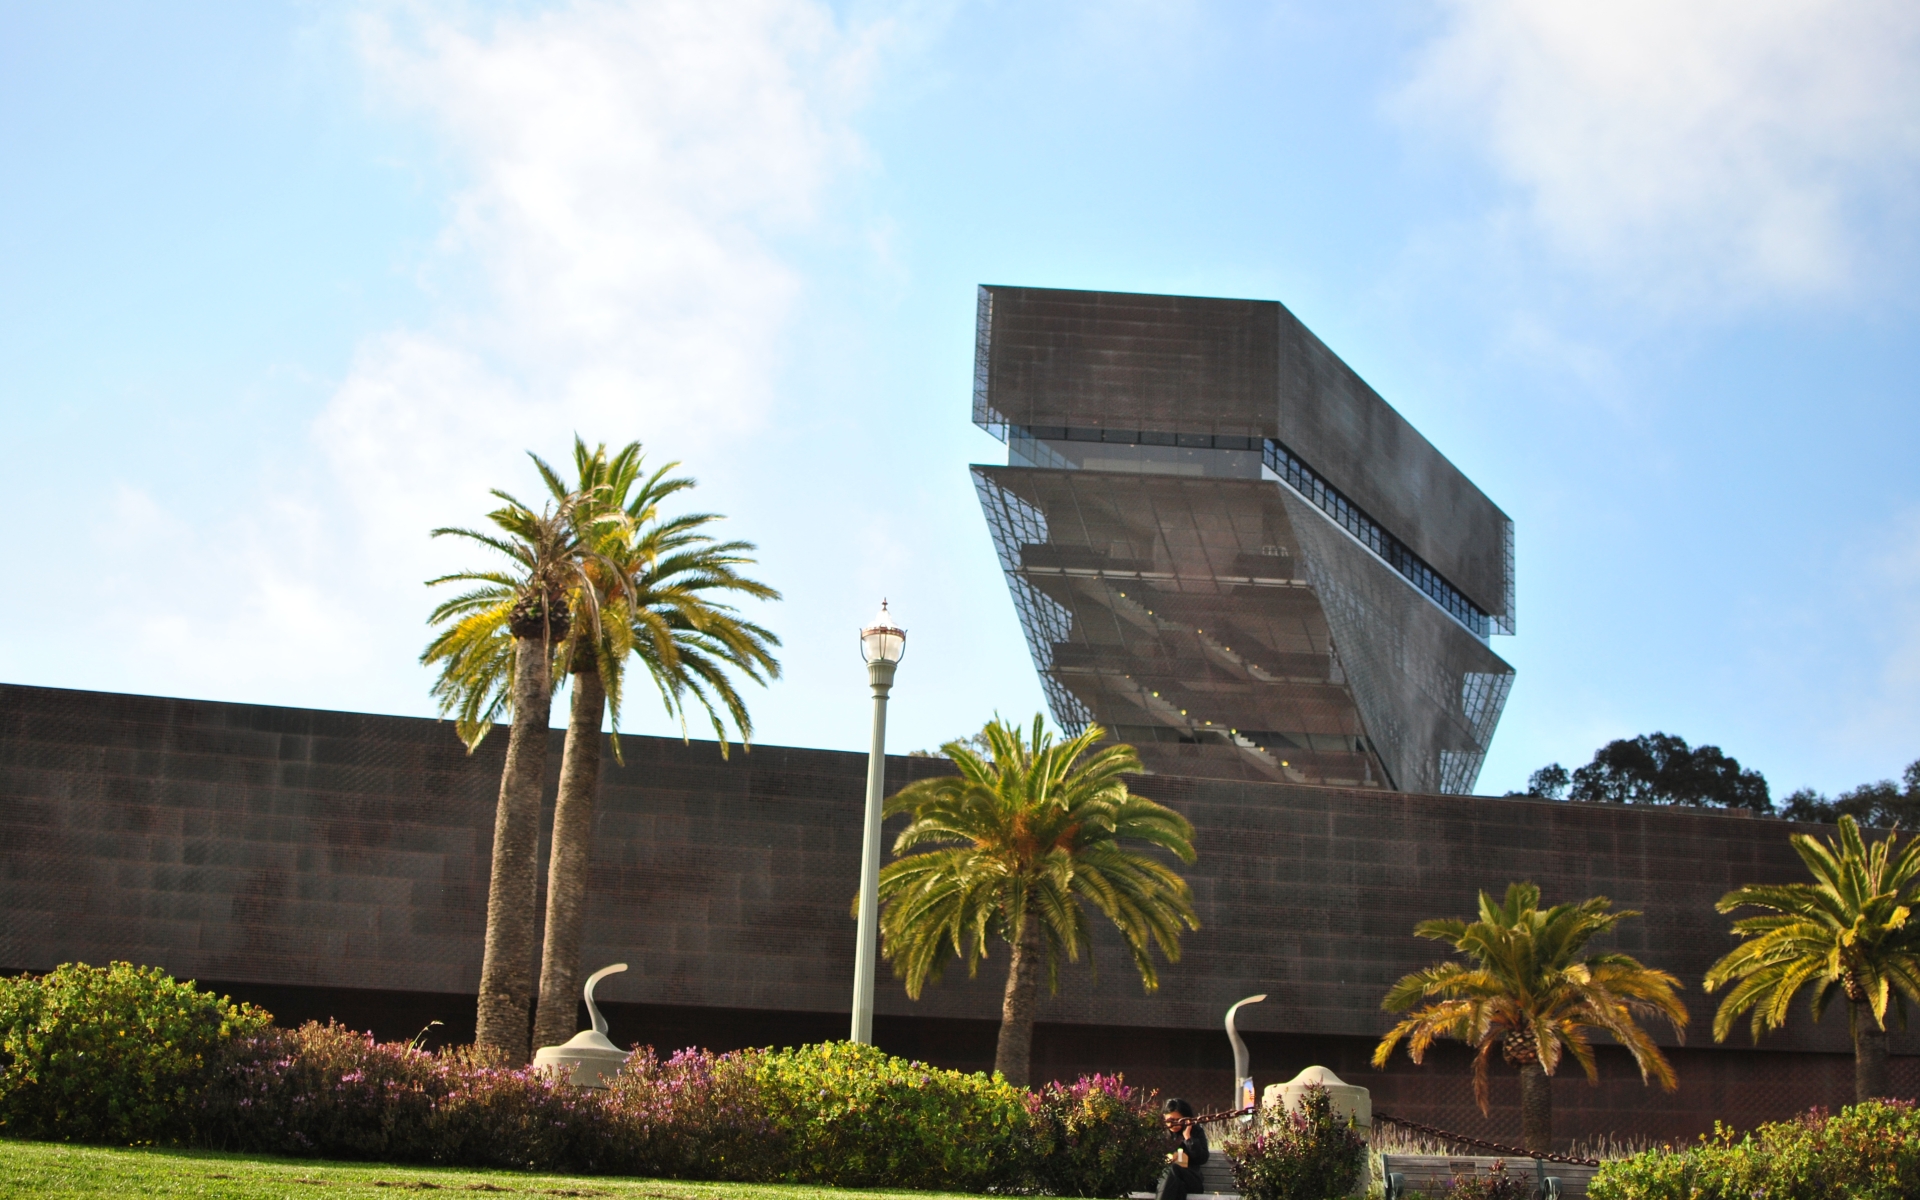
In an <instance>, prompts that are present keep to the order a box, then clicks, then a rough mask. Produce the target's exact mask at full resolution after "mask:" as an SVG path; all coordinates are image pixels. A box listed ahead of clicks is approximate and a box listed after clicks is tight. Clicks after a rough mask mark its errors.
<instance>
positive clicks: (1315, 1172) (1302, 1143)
mask: <svg viewBox="0 0 1920 1200" xmlns="http://www.w3.org/2000/svg"><path fill="white" fill-rule="evenodd" d="M1365 1146H1366V1143H1365V1142H1363V1141H1361V1139H1360V1135H1359V1134H1358V1133H1356V1132H1355V1131H1354V1129H1353V1126H1352V1125H1351V1124H1349V1123H1348V1122H1346V1121H1343V1120H1341V1119H1340V1118H1339V1117H1337V1116H1335V1115H1334V1112H1333V1097H1331V1096H1329V1095H1328V1094H1327V1090H1326V1089H1325V1088H1321V1087H1313V1088H1308V1089H1307V1094H1306V1096H1305V1098H1304V1099H1302V1101H1301V1103H1300V1107H1299V1109H1297V1110H1293V1111H1288V1112H1284V1113H1275V1112H1272V1111H1271V1110H1268V1111H1266V1112H1264V1113H1262V1119H1261V1120H1260V1121H1259V1122H1257V1123H1256V1124H1255V1125H1254V1126H1253V1129H1252V1131H1251V1132H1249V1133H1246V1134H1243V1135H1241V1136H1239V1137H1236V1138H1233V1139H1230V1140H1229V1141H1228V1142H1227V1144H1226V1147H1225V1149H1226V1152H1227V1153H1228V1154H1229V1155H1231V1156H1232V1157H1233V1160H1234V1161H1233V1177H1234V1182H1235V1183H1236V1184H1238V1185H1239V1188H1240V1194H1241V1195H1242V1196H1244V1197H1246V1200H1329V1197H1334V1196H1344V1195H1346V1194H1347V1193H1348V1192H1349V1191H1351V1190H1353V1185H1354V1181H1355V1180H1357V1179H1359V1178H1360V1168H1361V1166H1362V1164H1363V1163H1364V1161H1365V1160H1364V1158H1363V1157H1362V1153H1363V1151H1364V1149H1365Z"/></svg>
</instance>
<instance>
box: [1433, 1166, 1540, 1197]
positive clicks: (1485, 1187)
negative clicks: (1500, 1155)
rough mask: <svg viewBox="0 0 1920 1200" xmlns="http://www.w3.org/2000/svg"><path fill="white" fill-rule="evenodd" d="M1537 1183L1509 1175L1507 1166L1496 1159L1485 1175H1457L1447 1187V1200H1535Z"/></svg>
mask: <svg viewBox="0 0 1920 1200" xmlns="http://www.w3.org/2000/svg"><path fill="white" fill-rule="evenodd" d="M1535 1186H1536V1185H1535V1183H1534V1181H1533V1180H1531V1179H1522V1178H1521V1177H1520V1176H1518V1175H1510V1174H1508V1173H1507V1164H1506V1163H1504V1162H1502V1161H1500V1160H1499V1159H1495V1160H1494V1163H1493V1169H1492V1170H1490V1171H1488V1172H1487V1173H1486V1174H1485V1175H1455V1176H1454V1177H1453V1182H1452V1183H1451V1184H1449V1185H1448V1186H1447V1200H1533V1191H1534V1187H1535Z"/></svg>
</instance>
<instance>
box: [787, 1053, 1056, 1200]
mask: <svg viewBox="0 0 1920 1200" xmlns="http://www.w3.org/2000/svg"><path fill="white" fill-rule="evenodd" d="M757 1075H758V1079H759V1084H760V1092H761V1098H762V1102H763V1103H764V1104H765V1105H766V1106H767V1112H768V1115H769V1116H770V1117H771V1118H772V1120H773V1122H774V1125H775V1126H776V1127H777V1128H778V1129H779V1130H780V1133H781V1135H782V1137H783V1139H784V1142H785V1152H786V1167H785V1169H784V1171H783V1172H782V1176H783V1177H784V1178H785V1179H787V1180H790V1181H792V1182H796V1183H828V1184H836V1185H839V1186H843V1187H873V1186H880V1185H884V1186H887V1187H896V1188H928V1189H938V1190H944V1191H984V1190H986V1189H987V1188H989V1187H995V1186H1007V1185H1009V1184H1012V1183H1014V1182H1016V1181H1017V1180H1018V1179H1019V1177H1020V1175H1021V1174H1022V1169H1023V1166H1024V1161H1023V1154H1022V1150H1023V1148H1024V1144H1025V1141H1026V1137H1025V1134H1026V1125H1027V1106H1026V1092H1025V1089H1023V1088H1017V1087H1014V1086H1013V1085H1012V1084H1010V1083H1007V1082H1006V1081H1005V1080H1003V1079H999V1078H989V1077H988V1076H986V1075H981V1074H972V1075H968V1074H963V1073H962V1072H959V1071H949V1070H944V1069H942V1068H940V1067H930V1066H927V1065H926V1064H925V1063H917V1062H908V1061H907V1060H905V1059H901V1058H894V1057H892V1056H891V1055H888V1054H887V1053H885V1052H884V1051H882V1050H880V1049H879V1048H878V1047H875V1046H862V1045H856V1044H854V1043H851V1042H826V1043H823V1044H820V1045H815V1046H802V1047H800V1048H799V1049H797V1050H791V1049H790V1050H781V1051H777V1052H774V1053H769V1054H766V1055H764V1056H763V1057H761V1058H760V1059H759V1064H758V1071H757Z"/></svg>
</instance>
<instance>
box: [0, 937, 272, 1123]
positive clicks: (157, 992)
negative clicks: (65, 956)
mask: <svg viewBox="0 0 1920 1200" xmlns="http://www.w3.org/2000/svg"><path fill="white" fill-rule="evenodd" d="M272 1019H273V1018H272V1017H271V1016H270V1015H268V1014H267V1013H264V1012H262V1011H260V1010H259V1009H257V1008H253V1007H252V1006H250V1005H244V1004H243V1005H235V1004H232V1003H231V1002H229V1001H228V1000H227V998H226V997H224V996H215V995H212V994H210V993H207V992H202V991H200V990H198V989H196V988H195V987H194V986H193V984H192V983H178V982H175V981H174V980H173V979H172V978H171V977H169V976H168V975H167V974H166V972H164V971H162V970H160V969H159V968H158V967H135V966H133V965H131V964H130V963H123V962H117V963H113V964H112V965H110V966H106V967H89V966H86V965H84V964H80V963H67V964H65V965H63V966H60V967H57V968H55V969H54V970H53V971H51V972H49V973H48V974H46V975H43V976H40V977H39V978H34V977H32V976H25V975H23V976H17V977H14V978H11V979H4V980H0V1056H3V1058H4V1066H3V1067H0V1132H4V1133H6V1134H7V1135H9V1136H13V1137H31V1138H49V1139H54V1140H58V1141H75V1142H114V1143H119V1144H123V1145H124V1144H130V1143H148V1142H169V1141H178V1140H180V1139H183V1138H185V1137H188V1136H189V1135H190V1134H191V1132H192V1116H193V1112H194V1110H195V1108H196V1107H197V1101H198V1099H199V1097H200V1094H201V1091H202V1089H203V1088H204V1087H205V1086H206V1084H207V1082H208V1081H209V1080H210V1079H211V1078H212V1077H213V1075H214V1074H215V1073H216V1072H217V1071H218V1070H219V1068H220V1065H221V1056H222V1050H223V1046H224V1045H225V1043H226V1042H227V1041H228V1039H230V1038H232V1037H234V1036H235V1035H242V1036H245V1035H251V1034H254V1033H257V1032H258V1031H260V1030H262V1029H264V1028H266V1027H267V1025H268V1023H269V1022H271V1021H272Z"/></svg>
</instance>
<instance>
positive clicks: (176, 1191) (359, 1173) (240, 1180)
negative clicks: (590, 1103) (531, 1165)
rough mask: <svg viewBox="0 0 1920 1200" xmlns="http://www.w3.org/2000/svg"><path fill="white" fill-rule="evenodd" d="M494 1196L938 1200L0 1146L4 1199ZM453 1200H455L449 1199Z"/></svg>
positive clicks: (13, 1144)
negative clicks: (888, 1199) (433, 1193)
mask: <svg viewBox="0 0 1920 1200" xmlns="http://www.w3.org/2000/svg"><path fill="white" fill-rule="evenodd" d="M430 1191H448V1192H470V1193H484V1192H498V1193H514V1194H516V1195H520V1196H525V1197H529V1198H531V1197H536V1196H608V1197H632V1198H634V1200H643V1198H644V1200H828V1198H830V1197H849V1196H858V1197H859V1198H860V1200H885V1198H886V1197H889V1196H902V1197H908V1196H910V1197H913V1198H914V1200H930V1198H931V1197H934V1196H938V1195H941V1193H938V1192H881V1191H861V1192H857V1193H856V1192H849V1191H845V1190H842V1189H839V1188H827V1187H790V1186H783V1185H777V1184H751V1183H685V1182H681V1181H679V1180H667V1179H620V1178H608V1177H603V1176H598V1175H593V1176H584V1175H534V1174H521V1173H518V1172H514V1171H457V1170H446V1169H442V1168H439V1167H395V1166H384V1165H379V1164H368V1163H340V1162H323V1161H320V1160H317V1159H300V1158H247V1157H244V1156H241V1155H237V1154H212V1153H204V1152H199V1151H187V1150H119V1149H105V1148H102V1147H98V1146H69V1145H63V1144H59V1143H51V1142H14V1141H6V1140H4V1139H0V1196H45V1197H49V1198H53V1197H73V1198H75V1200H79V1198H81V1197H86V1198H89V1200H91V1198H93V1197H108V1196H112V1197H122V1196H135V1197H141V1198H142V1200H158V1198H162V1197H175V1196H179V1197H186V1196H194V1197H200V1196H205V1197H212V1198H214V1200H283V1198H284V1197H293V1198H294V1200H349V1198H352V1200H361V1198H364V1200H395V1197H396V1196H398V1195H399V1194H401V1193H412V1192H430ZM449 1200H451V1197H449Z"/></svg>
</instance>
